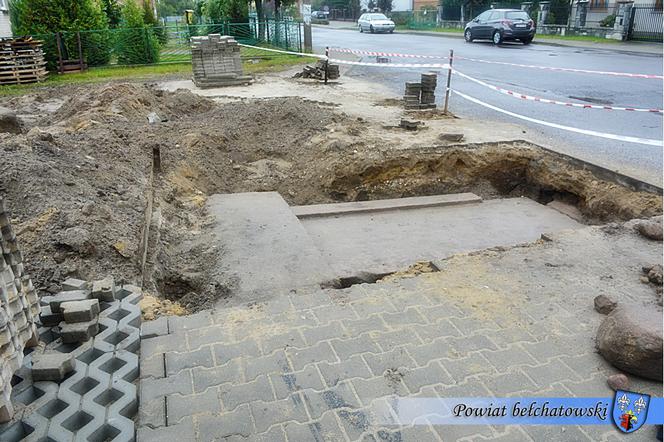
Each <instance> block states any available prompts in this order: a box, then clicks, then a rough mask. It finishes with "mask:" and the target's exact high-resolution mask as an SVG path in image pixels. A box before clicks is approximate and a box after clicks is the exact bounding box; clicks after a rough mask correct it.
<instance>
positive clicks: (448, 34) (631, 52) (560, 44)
mask: <svg viewBox="0 0 664 442" xmlns="http://www.w3.org/2000/svg"><path fill="white" fill-rule="evenodd" d="M312 27H316V28H323V29H329V30H342V31H355V30H356V29H355V28H354V27H342V28H337V27H330V26H327V25H312ZM394 33H395V34H409V35H426V36H429V37H449V38H463V33H461V32H459V33H458V34H457V33H453V32H430V31H411V30H395V31H394ZM535 38H536V39H537V34H536V35H535ZM531 44H534V45H542V46H556V47H563V48H578V49H602V50H608V51H613V52H616V53H619V54H626V55H645V56H651V57H660V58H661V57H662V52H661V50H660V52H649V51H639V50H633V49H621V48H616V47H606V48H603V47H601V46H599V47H592V46H582V45H575V44H573V43H572V42H570V43H569V44H568V43H563V42H557V41H551V42H549V41H542V40H534V41H533V42H532V43H531ZM597 44H598V45H604V44H605V43H597ZM606 44H607V45H612V44H620V43H611V42H609V43H606ZM660 49H661V48H660Z"/></svg>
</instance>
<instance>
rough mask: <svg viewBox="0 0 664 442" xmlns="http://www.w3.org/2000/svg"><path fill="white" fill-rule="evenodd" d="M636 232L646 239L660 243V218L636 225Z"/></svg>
mask: <svg viewBox="0 0 664 442" xmlns="http://www.w3.org/2000/svg"><path fill="white" fill-rule="evenodd" d="M636 230H637V231H638V232H639V233H640V234H641V235H643V236H645V237H646V238H648V239H653V240H655V241H661V240H662V217H661V216H660V217H653V218H651V219H649V220H645V221H641V222H639V223H638V224H637V225H636Z"/></svg>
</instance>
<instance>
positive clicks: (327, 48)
mask: <svg viewBox="0 0 664 442" xmlns="http://www.w3.org/2000/svg"><path fill="white" fill-rule="evenodd" d="M329 60H330V47H329V46H325V84H327V76H328V75H327V72H328V66H329V63H330V61H329Z"/></svg>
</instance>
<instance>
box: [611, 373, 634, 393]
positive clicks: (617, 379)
mask: <svg viewBox="0 0 664 442" xmlns="http://www.w3.org/2000/svg"><path fill="white" fill-rule="evenodd" d="M606 383H607V384H609V387H611V389H612V390H614V391H615V390H629V378H628V377H627V376H625V375H624V374H622V373H618V374H612V375H611V376H609V377H608V378H607V379H606Z"/></svg>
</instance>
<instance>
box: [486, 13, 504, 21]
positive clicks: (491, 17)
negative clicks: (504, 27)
mask: <svg viewBox="0 0 664 442" xmlns="http://www.w3.org/2000/svg"><path fill="white" fill-rule="evenodd" d="M502 16H503V13H502V12H498V11H493V12H491V15H489V20H488V21H494V20H500V19H501V18H502Z"/></svg>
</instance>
